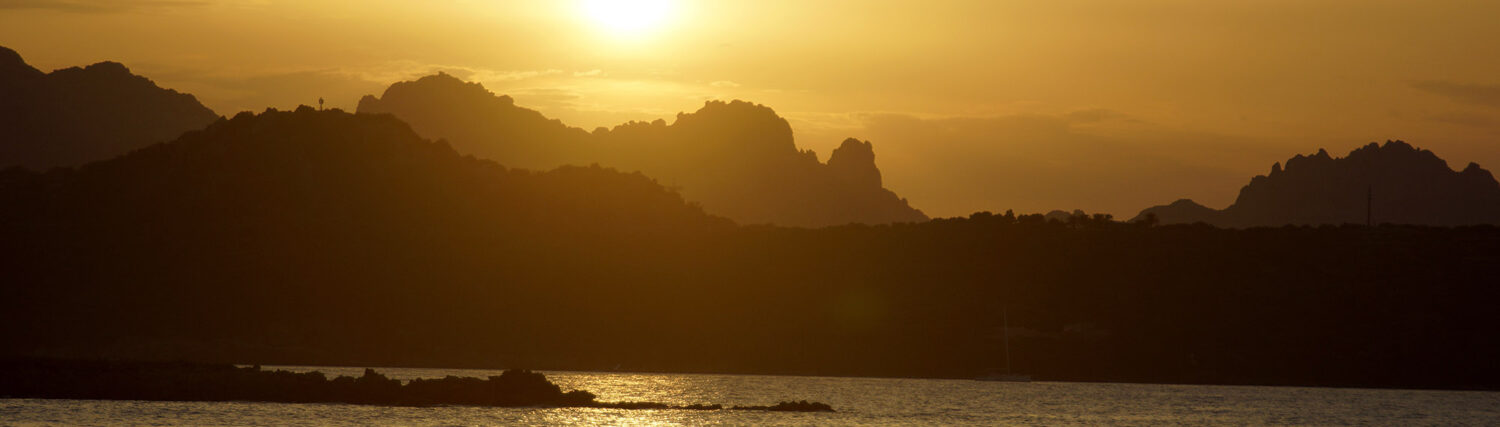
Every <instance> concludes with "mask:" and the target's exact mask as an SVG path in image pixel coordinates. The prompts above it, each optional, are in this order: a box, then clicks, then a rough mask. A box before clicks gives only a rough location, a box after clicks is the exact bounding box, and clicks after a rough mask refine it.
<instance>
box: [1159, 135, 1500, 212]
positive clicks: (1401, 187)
mask: <svg viewBox="0 0 1500 427" xmlns="http://www.w3.org/2000/svg"><path fill="white" fill-rule="evenodd" d="M1148 214H1149V215H1155V216H1156V218H1157V219H1158V220H1159V221H1161V223H1163V224H1177V223H1195V222H1204V223H1209V224H1213V225H1218V226H1223V227H1255V226H1281V225H1287V224H1295V225H1316V224H1342V223H1355V224H1363V223H1365V222H1366V220H1367V219H1368V220H1369V221H1371V222H1373V223H1376V224H1379V223H1392V224H1416V225H1437V226H1456V225H1473V224H1497V223H1500V183H1497V182H1496V181H1495V177H1494V176H1493V175H1491V174H1490V172H1489V171H1487V170H1485V169H1484V168H1481V167H1479V165H1478V164H1475V163H1469V165H1468V166H1467V167H1465V168H1464V169H1463V170H1462V171H1454V170H1453V169H1450V168H1449V167H1448V163H1447V162H1445V161H1443V159H1441V158H1438V156H1437V155H1436V154H1433V153H1432V152H1431V151H1428V150H1422V149H1418V148H1416V147H1413V146H1411V145H1410V144H1407V143H1406V142H1403V141H1386V143H1385V145H1380V144H1376V143H1373V142H1372V143H1370V144H1369V145H1366V146H1364V147H1360V148H1358V149H1355V150H1354V151H1351V152H1350V153H1349V155H1347V156H1345V157H1342V158H1335V157H1331V156H1329V154H1328V152H1327V151H1326V150H1318V152H1317V153H1316V154H1313V155H1310V156H1303V155H1297V156H1296V157H1292V158H1291V159H1290V160H1287V162H1286V168H1285V169H1283V168H1282V166H1281V163H1277V164H1274V165H1272V166H1271V172H1270V174H1268V175H1260V176H1256V177H1255V178H1253V179H1251V180H1250V184H1248V185H1246V186H1245V187H1244V188H1242V189H1240V195H1239V198H1237V199H1236V200H1235V202H1234V204H1233V205H1230V206H1229V207H1227V208H1225V209H1223V210H1215V209H1211V208H1208V207H1205V206H1203V205H1200V204H1198V203H1195V202H1193V201H1192V200H1187V199H1183V200H1178V201H1176V202H1173V203H1172V204H1170V205H1163V206H1154V207H1151V208H1147V209H1145V210H1143V211H1141V213H1140V215H1139V216H1137V219H1140V218H1144V217H1145V216H1147V215H1148Z"/></svg>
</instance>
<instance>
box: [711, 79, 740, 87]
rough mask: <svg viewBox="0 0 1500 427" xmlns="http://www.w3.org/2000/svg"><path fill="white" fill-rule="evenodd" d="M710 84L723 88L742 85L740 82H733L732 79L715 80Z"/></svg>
mask: <svg viewBox="0 0 1500 427" xmlns="http://www.w3.org/2000/svg"><path fill="white" fill-rule="evenodd" d="M708 85H709V86H713V87H723V88H735V87H740V84H739V83H735V82H732V81H729V80H719V81H716V82H713V83H709V84H708Z"/></svg>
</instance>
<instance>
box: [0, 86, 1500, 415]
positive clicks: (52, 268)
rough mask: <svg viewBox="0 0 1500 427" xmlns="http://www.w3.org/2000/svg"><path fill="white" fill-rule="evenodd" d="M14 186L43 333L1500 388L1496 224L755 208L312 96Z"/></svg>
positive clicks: (382, 349) (581, 360) (408, 351)
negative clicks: (737, 220)
mask: <svg viewBox="0 0 1500 427" xmlns="http://www.w3.org/2000/svg"><path fill="white" fill-rule="evenodd" d="M0 206H5V207H6V208H5V209H0V235H3V236H6V238H5V239H0V255H3V256H0V271H3V272H5V280H4V282H5V285H4V286H3V287H0V292H3V294H0V322H3V324H5V325H7V327H6V328H4V329H0V341H3V342H6V343H7V345H6V346H4V347H3V349H0V351H3V352H5V353H9V354H17V355H24V356H64V357H83V358H97V357H119V358H130V359H153V360H177V359H186V360H196V361H204V362H235V363H264V364H273V363H274V364H314V365H317V364H331V365H364V366H391V365H406V366H411V365H419V366H451V367H527V368H534V369H558V368H566V369H608V368H612V367H615V366H620V367H621V369H627V370H648V371H699V372H731V373H785V374H817V375H881V376H931V377H958V378H970V377H972V376H974V375H975V374H978V373H981V372H985V371H988V370H991V369H993V368H995V367H997V366H998V365H999V364H1000V363H1002V362H1001V361H1002V356H1001V351H1002V350H1001V344H1000V341H999V337H1000V336H1001V332H1002V331H1001V329H1000V327H1001V326H1000V325H1001V323H1002V320H1001V318H1000V312H1001V309H1002V307H1003V308H1005V310H1006V311H1008V313H1009V318H1010V325H1011V330H1010V337H1011V354H1012V360H1013V362H1014V368H1015V371H1017V372H1021V373H1027V374H1031V375H1032V376H1033V377H1034V378H1036V379H1039V380H1088V381H1157V382H1188V383H1252V384H1304V385H1361V386H1400V387H1481V388H1494V387H1496V386H1497V385H1500V367H1497V365H1496V364H1494V363H1493V361H1494V360H1497V359H1500V340H1496V339H1495V331H1497V330H1500V320H1497V318H1496V317H1495V316H1493V315H1492V314H1491V312H1492V307H1491V306H1492V305H1493V304H1494V301H1496V300H1497V298H1496V297H1500V290H1497V288H1496V287H1495V286H1494V284H1495V283H1500V280H1497V279H1500V230H1497V229H1496V228H1494V227H1492V226H1472V227H1453V228H1442V227H1419V226H1393V225H1386V226H1378V227H1364V226H1319V227H1295V226H1292V227H1280V228H1250V229H1243V230H1234V229H1219V228H1214V227H1210V226H1206V225H1170V226H1152V223H1151V221H1137V222H1128V223H1127V222H1118V221H1114V220H1113V219H1112V218H1110V217H1108V216H1104V215H1096V216H1089V215H1069V216H1068V217H1067V219H1066V220H1063V219H1062V218H1060V217H1059V218H1058V219H1057V220H1048V219H1046V218H1045V217H1044V216H1043V215H1019V216H1018V215H1015V214H1013V213H1009V212H1007V213H1005V214H998V215H997V214H991V213H988V212H981V213H977V214H974V215H972V216H970V217H968V218H948V219H938V220H933V221H928V222H923V223H916V224H896V225H880V226H866V225H848V226H839V227H830V228H823V229H798V228H780V227H769V226H749V227H735V226H733V225H732V224H731V223H729V222H728V221H727V220H724V219H721V218H716V217H712V216H709V215H707V214H704V213H703V211H702V210H701V209H698V208H697V207H696V206H693V205H691V204H689V203H686V202H684V201H683V199H682V198H681V197H679V196H677V195H676V194H675V193H673V192H671V191H668V190H667V189H665V188H663V187H662V186H661V185H658V183H656V182H653V181H652V180H650V179H649V178H646V177H645V176H643V175H639V174H623V173H619V172H615V171H612V170H609V169H604V168H598V167H568V168H562V169H558V170H553V171H549V172H531V171H525V170H519V169H508V168H505V167H502V166H500V165H498V164H495V163H493V162H489V161H483V160H476V159H473V158H471V157H465V156H460V155H459V154H457V153H456V152H454V150H452V149H451V148H449V147H448V146H447V145H446V144H444V143H442V142H429V141H425V140H422V139H420V138H418V137H417V136H416V134H415V133H414V132H412V131H411V130H410V129H409V128H408V127H407V126H406V125H405V124H403V123H401V122H399V121H397V120H395V119H394V118H392V117H390V116H384V115H351V114H347V113H343V112H339V111H336V110H335V111H321V112H320V111H314V110H313V109H311V108H302V109H298V110H297V111H295V112H267V113H263V114H260V115H254V114H249V113H244V114H241V115H238V116H236V117H235V118H233V119H228V120H224V121H220V122H218V123H215V124H213V125H211V126H209V127H208V128H207V129H205V130H203V131H200V132H193V133H189V134H187V135H184V136H183V137H182V138H180V139H178V140H176V141H174V142H171V143H166V144H161V145H155V146H152V147H148V148H146V149H142V150H139V151H136V152H133V153H131V154H129V155H127V156H124V157H121V158H118V159H114V160H110V161H105V162H99V163H94V164H89V165H86V166H84V167H81V168H78V169H74V170H67V169H62V170H54V171H51V172H48V173H36V172H29V171H21V170H11V171H6V172H4V173H0ZM459 385H461V384H458V383H455V385H454V386H455V387H458V386H459Z"/></svg>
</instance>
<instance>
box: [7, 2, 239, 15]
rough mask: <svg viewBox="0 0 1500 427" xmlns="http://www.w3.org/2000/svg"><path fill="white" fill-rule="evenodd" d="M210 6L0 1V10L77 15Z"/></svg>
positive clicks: (191, 3)
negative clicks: (73, 13) (74, 13)
mask: <svg viewBox="0 0 1500 427" xmlns="http://www.w3.org/2000/svg"><path fill="white" fill-rule="evenodd" d="M208 4H210V2H209V1H208V0H0V9H41V10H56V11H63V12H77V13H115V12H127V11H132V10H142V9H174V8H184V7H198V6H206V5H208Z"/></svg>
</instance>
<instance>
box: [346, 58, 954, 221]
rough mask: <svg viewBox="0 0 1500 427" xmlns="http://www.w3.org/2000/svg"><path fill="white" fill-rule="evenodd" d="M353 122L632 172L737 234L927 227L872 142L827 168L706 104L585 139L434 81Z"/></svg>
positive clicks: (761, 122) (406, 86) (765, 118)
mask: <svg viewBox="0 0 1500 427" xmlns="http://www.w3.org/2000/svg"><path fill="white" fill-rule="evenodd" d="M359 112H360V113H371V114H392V115H395V116H396V117H398V118H400V119H401V120H404V121H406V122H408V123H411V125H412V128H413V129H416V130H417V132H418V133H420V134H422V135H424V136H426V137H429V138H442V139H446V140H447V141H449V142H450V143H452V144H453V146H454V147H455V148H456V149H457V150H458V151H460V152H464V153H470V154H473V155H475V156H478V157H481V158H488V159H492V160H495V161H497V162H500V163H501V164H505V165H508V166H514V167H526V168H540V169H546V168H551V167H555V166H557V165H563V164H592V163H598V164H601V165H607V166H611V167H616V168H620V169H623V170H639V171H641V172H643V173H645V174H646V175H649V176H652V177H655V178H656V179H658V180H660V181H661V182H663V183H666V184H669V185H671V186H672V187H674V188H676V189H678V190H679V191H681V192H682V194H683V195H684V196H685V197H687V198H688V199H689V200H693V201H697V202H700V203H702V204H703V206H704V208H705V209H707V210H708V211H709V212H712V213H715V214H719V215H724V216H727V217H729V218H731V219H734V220H735V221H738V222H741V223H752V224H753V223H774V224H778V225H788V226H810V227H816V226H826V225H840V224H848V223H856V222H858V223H867V224H879V223H891V222H920V221H925V220H926V219H927V216H926V215H924V214H923V213H922V212H921V211H919V210H917V209H914V208H912V207H911V206H910V205H909V204H908V203H907V202H906V200H905V199H902V198H900V197H898V196H897V195H896V194H895V193H893V192H891V191H890V190H887V189H885V188H884V187H883V185H882V182H881V179H880V171H879V169H877V168H876V166H875V152H874V149H873V147H872V145H871V144H870V143H869V142H864V141H859V140H855V139H849V140H846V141H844V142H843V145H841V146H840V147H839V148H838V149H836V150H834V152H833V153H832V154H831V155H830V156H829V158H828V162H827V163H822V162H819V161H818V159H817V156H816V154H814V153H813V152H812V151H805V150H800V149H798V148H797V146H796V144H795V142H794V141H793V138H792V129H791V126H790V125H788V124H787V122H786V120H785V119H783V118H781V117H780V116H778V115H776V112H775V111H772V110H771V109H770V108H767V107H765V106H761V105H756V104H752V103H748V102H742V101H733V102H719V101H710V102H708V103H706V104H705V105H704V106H703V108H701V109H699V110H698V111H697V112H694V113H681V114H678V115H677V118H676V119H675V120H674V121H673V122H672V123H670V124H668V123H667V122H666V121H664V120H657V121H654V122H649V123H647V122H632V123H626V124H623V125H620V126H616V127H614V128H613V129H606V128H599V129H597V130H595V131H593V132H585V131H584V130H582V129H578V128H573V127H568V126H567V125H565V124H563V123H562V122H560V121H558V120H555V119H548V118H546V117H545V116H543V115H542V114H541V113H538V112H536V111H534V110H530V109H526V108H522V107H519V106H516V105H515V102H514V101H513V100H512V99H511V98H510V97H508V96H503V95H495V94H494V93H491V92H490V91H488V90H486V89H485V88H484V87H483V86H481V85H479V84H477V83H467V82H464V81H462V80H459V79H458V78H455V77H453V76H450V75H447V74H441V73H440V74H437V75H432V76H427V77H423V78H421V79H418V80H416V81H409V82H400V83H396V84H393V85H391V86H390V88H388V89H387V90H386V91H385V93H384V94H383V95H382V96H381V97H378V98H377V97H375V96H366V97H364V98H363V99H361V100H360V102H359Z"/></svg>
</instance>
